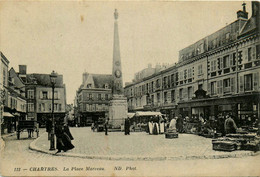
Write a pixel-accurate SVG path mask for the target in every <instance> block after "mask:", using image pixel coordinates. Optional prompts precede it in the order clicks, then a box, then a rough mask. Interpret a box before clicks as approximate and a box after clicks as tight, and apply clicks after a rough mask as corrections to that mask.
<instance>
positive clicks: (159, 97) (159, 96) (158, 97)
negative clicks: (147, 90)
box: [157, 93, 161, 103]
mask: <svg viewBox="0 0 260 177" xmlns="http://www.w3.org/2000/svg"><path fill="white" fill-rule="evenodd" d="M157 102H158V103H160V102H161V95H160V93H157Z"/></svg>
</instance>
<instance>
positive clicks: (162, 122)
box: [159, 117, 165, 133]
mask: <svg viewBox="0 0 260 177" xmlns="http://www.w3.org/2000/svg"><path fill="white" fill-rule="evenodd" d="M159 124H160V133H164V126H165V123H164V119H163V118H162V117H160V122H159Z"/></svg>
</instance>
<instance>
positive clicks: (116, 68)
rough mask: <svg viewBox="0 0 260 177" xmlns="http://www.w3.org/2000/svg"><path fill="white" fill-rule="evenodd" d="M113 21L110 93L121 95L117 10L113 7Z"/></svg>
mask: <svg viewBox="0 0 260 177" xmlns="http://www.w3.org/2000/svg"><path fill="white" fill-rule="evenodd" d="M114 17H115V23H114V48H113V71H112V76H113V86H112V94H113V95H122V94H123V93H124V92H123V79H122V67H121V58H120V46H119V35H118V24H117V19H118V12H117V9H115V13H114Z"/></svg>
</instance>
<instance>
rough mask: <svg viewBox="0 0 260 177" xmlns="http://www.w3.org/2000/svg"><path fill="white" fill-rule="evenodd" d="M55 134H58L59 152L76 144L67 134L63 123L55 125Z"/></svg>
mask: <svg viewBox="0 0 260 177" xmlns="http://www.w3.org/2000/svg"><path fill="white" fill-rule="evenodd" d="M55 134H56V137H57V138H56V147H57V149H58V151H57V153H58V152H61V150H63V151H64V152H66V151H68V150H70V149H73V148H74V145H73V144H71V139H70V137H69V135H67V133H66V132H65V130H64V127H63V126H62V124H58V125H57V126H56V127H55Z"/></svg>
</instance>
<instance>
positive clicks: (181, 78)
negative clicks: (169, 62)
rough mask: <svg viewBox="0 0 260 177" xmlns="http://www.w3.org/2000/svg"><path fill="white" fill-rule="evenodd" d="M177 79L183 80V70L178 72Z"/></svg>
mask: <svg viewBox="0 0 260 177" xmlns="http://www.w3.org/2000/svg"><path fill="white" fill-rule="evenodd" d="M179 80H183V71H180V72H179Z"/></svg>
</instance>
